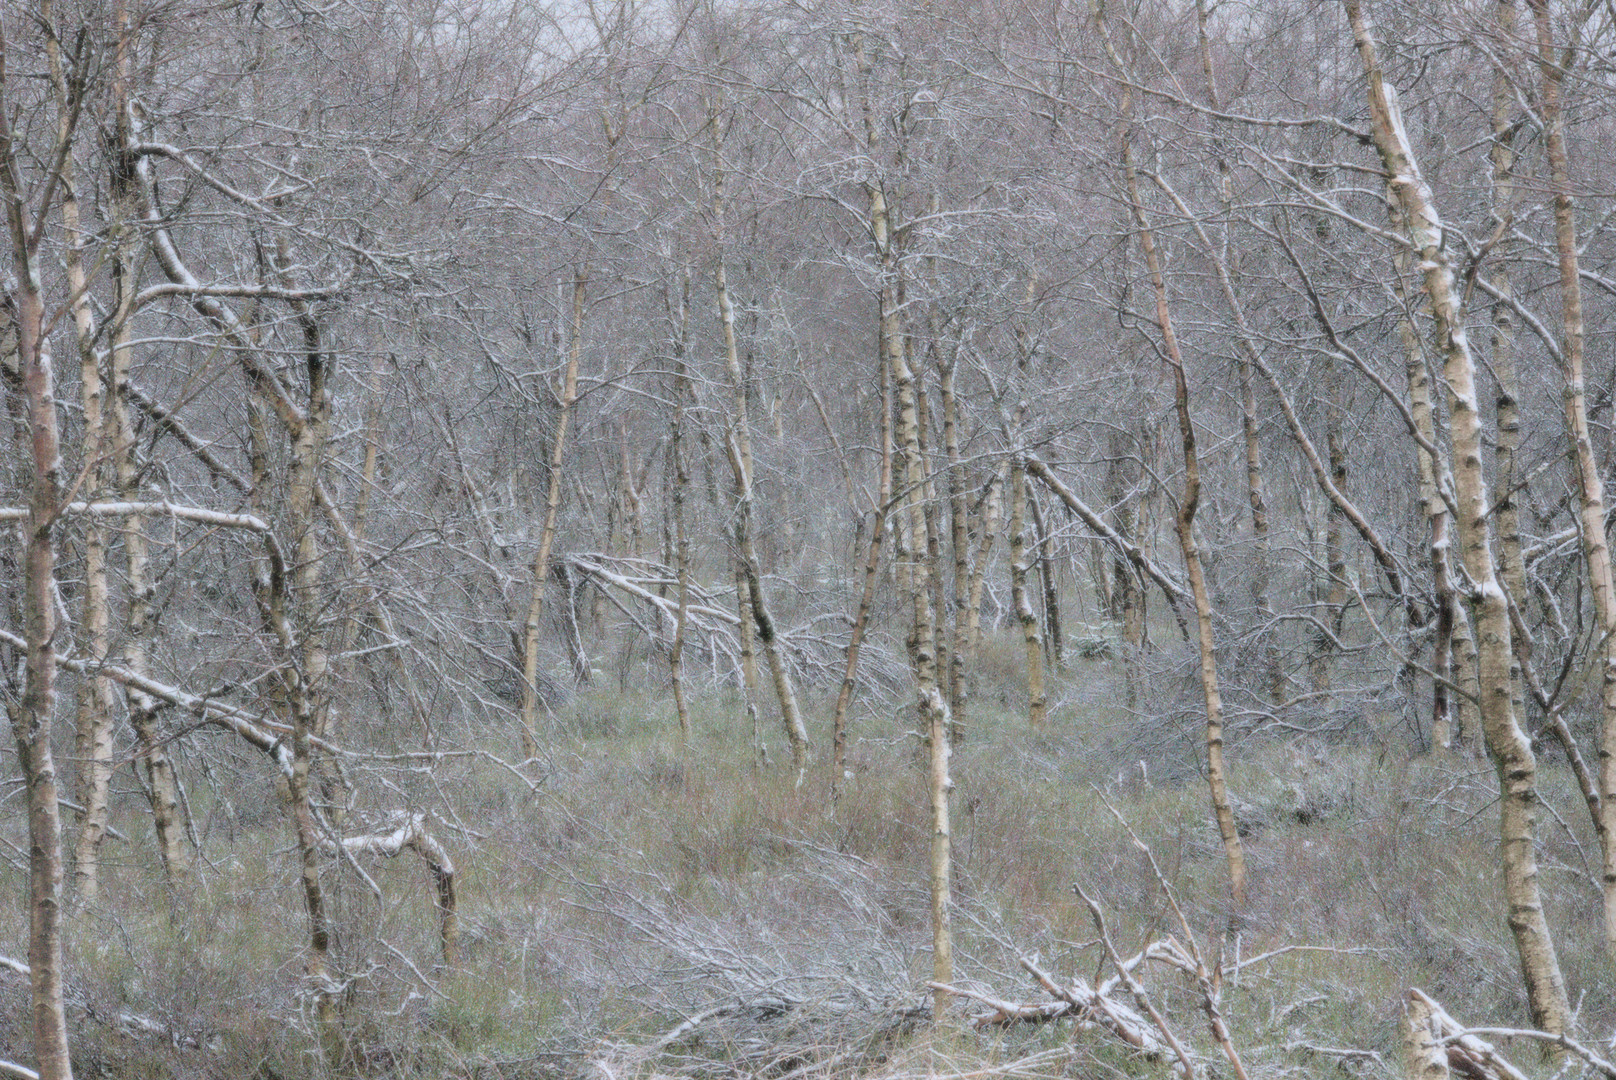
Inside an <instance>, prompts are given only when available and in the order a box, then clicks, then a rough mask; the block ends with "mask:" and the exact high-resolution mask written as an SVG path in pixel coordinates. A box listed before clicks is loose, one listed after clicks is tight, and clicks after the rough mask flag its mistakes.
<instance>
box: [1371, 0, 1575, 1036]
mask: <svg viewBox="0 0 1616 1080" xmlns="http://www.w3.org/2000/svg"><path fill="white" fill-rule="evenodd" d="M1342 2H1343V7H1344V8H1345V11H1346V15H1347V18H1348V21H1349V22H1350V23H1351V26H1352V34H1353V39H1354V41H1355V43H1356V44H1357V47H1358V54H1359V56H1360V58H1361V60H1362V62H1363V68H1364V74H1365V76H1366V78H1367V80H1368V99H1369V112H1370V118H1371V121H1372V123H1373V125H1374V137H1375V147H1376V149H1377V150H1378V151H1379V153H1380V158H1381V162H1382V164H1383V165H1384V167H1385V169H1386V171H1387V172H1388V173H1389V174H1390V175H1391V177H1392V181H1391V183H1392V191H1393V193H1394V195H1395V196H1396V199H1397V202H1398V205H1399V208H1400V209H1401V211H1402V213H1403V215H1404V218H1405V222H1406V227H1407V229H1408V235H1409V241H1410V243H1411V244H1412V245H1413V248H1414V250H1415V251H1416V252H1417V254H1418V257H1419V265H1420V269H1421V272H1422V274H1423V276H1424V279H1425V291H1426V295H1427V297H1428V298H1429V300H1430V303H1431V310H1432V312H1433V314H1434V316H1435V319H1436V332H1437V341H1438V343H1439V347H1440V349H1441V353H1442V357H1443V379H1444V381H1445V382H1446V383H1447V385H1448V390H1449V393H1450V394H1451V398H1452V414H1451V419H1450V423H1449V432H1450V435H1451V438H1452V441H1453V458H1452V469H1453V490H1454V501H1455V504H1456V506H1457V510H1458V514H1457V518H1458V521H1457V524H1458V532H1459V536H1458V539H1459V543H1460V547H1461V550H1462V552H1463V557H1464V558H1463V561H1464V567H1465V571H1466V573H1468V574H1469V576H1470V580H1471V581H1472V582H1474V583H1475V586H1476V590H1477V595H1476V598H1475V611H1476V629H1477V638H1478V640H1477V645H1478V653H1479V663H1478V674H1479V681H1480V685H1481V719H1482V725H1483V729H1484V731H1485V733H1486V737H1487V748H1488V751H1489V753H1490V754H1491V755H1492V758H1493V763H1494V766H1495V767H1496V769H1497V772H1498V780H1499V794H1500V796H1501V798H1500V800H1499V819H1500V820H1499V833H1500V837H1501V839H1502V861H1503V870H1504V890H1505V895H1506V897H1507V900H1508V905H1509V925H1510V929H1511V931H1512V932H1513V933H1514V935H1515V944H1516V949H1517V951H1518V952H1519V954H1520V960H1521V971H1522V975H1523V976H1524V979H1525V983H1526V993H1527V1001H1528V1003H1529V1004H1530V1006H1531V1012H1532V1021H1533V1023H1534V1024H1536V1025H1537V1026H1538V1027H1539V1028H1542V1029H1543V1030H1545V1031H1550V1032H1555V1033H1560V1032H1564V1031H1566V1030H1567V1028H1568V1025H1569V1023H1570V1015H1571V1009H1570V1003H1569V1001H1568V1000H1567V997H1566V991H1565V982H1564V979H1563V978H1562V976H1561V974H1560V964H1559V960H1558V957H1557V956H1556V953H1555V948H1554V940H1553V937H1552V936H1551V934H1550V933H1549V925H1548V920H1547V919H1546V918H1545V917H1544V913H1543V897H1542V893H1541V891H1540V889H1539V886H1538V875H1537V856H1536V852H1535V846H1536V835H1537V823H1536V804H1537V760H1536V758H1535V756H1534V755H1533V753H1532V748H1531V744H1530V743H1529V741H1528V740H1527V738H1526V735H1525V733H1524V732H1523V731H1522V730H1521V728H1520V724H1519V722H1518V720H1517V718H1516V716H1515V713H1514V708H1513V706H1514V700H1513V694H1512V690H1511V685H1510V682H1511V680H1510V675H1511V664H1512V659H1511V646H1510V624H1509V611H1508V608H1507V605H1506V601H1505V597H1504V592H1503V589H1502V588H1500V587H1499V583H1498V577H1497V573H1496V571H1495V569H1494V565H1493V557H1492V550H1491V547H1490V546H1489V543H1488V536H1487V509H1488V494H1489V492H1488V488H1487V484H1486V478H1485V475H1484V472H1483V467H1482V428H1481V417H1480V414H1479V411H1478V409H1477V398H1476V364H1475V360H1474V358H1473V357H1472V355H1471V352H1470V343H1469V340H1468V339H1467V337H1466V336H1465V325H1464V311H1463V306H1462V298H1461V296H1460V294H1459V292H1458V290H1457V288H1456V286H1455V282H1454V275H1453V268H1452V265H1451V263H1450V261H1449V259H1448V253H1447V250H1446V248H1445V246H1444V243H1443V230H1442V223H1441V220H1440V218H1439V216H1438V215H1437V212H1436V208H1435V207H1434V206H1433V205H1432V200H1431V193H1430V189H1429V188H1428V187H1427V186H1426V183H1425V180H1424V177H1423V176H1422V175H1421V173H1420V170H1419V166H1418V164H1417V163H1416V161H1415V160H1414V154H1413V150H1412V149H1411V148H1410V146H1409V145H1408V138H1407V135H1406V133H1405V129H1404V126H1403V118H1402V114H1401V110H1400V109H1399V107H1398V104H1397V95H1396V92H1395V90H1394V89H1393V88H1392V87H1391V86H1390V85H1389V84H1388V83H1387V82H1386V80H1385V76H1384V75H1383V73H1382V71H1381V67H1380V60H1379V58H1378V56H1377V55H1376V50H1375V42H1374V39H1373V38H1372V37H1371V36H1370V33H1369V28H1368V24H1367V23H1366V21H1365V20H1364V17H1363V12H1362V10H1361V7H1360V4H1359V0H1342Z"/></svg>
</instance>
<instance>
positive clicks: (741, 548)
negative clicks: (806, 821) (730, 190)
mask: <svg viewBox="0 0 1616 1080" xmlns="http://www.w3.org/2000/svg"><path fill="white" fill-rule="evenodd" d="M717 107H718V106H717V102H710V103H709V109H708V123H709V125H710V127H711V130H712V137H713V222H714V246H715V259H714V263H713V287H714V291H715V292H716V294H717V299H718V323H719V329H720V330H721V331H722V335H723V345H724V366H725V369H726V370H727V371H728V373H729V379H730V394H731V398H732V407H731V415H730V424H729V431H728V432H727V433H726V435H725V446H724V449H725V452H726V454H727V455H728V457H729V463H730V469H731V471H732V472H733V474H734V477H735V501H736V505H735V517H734V522H733V526H732V529H733V537H734V541H735V554H736V557H737V558H738V559H739V561H740V574H741V575H742V576H743V577H744V578H745V601H746V605H747V606H748V607H749V608H750V609H751V612H750V614H751V619H752V622H753V623H754V624H755V626H756V628H757V640H758V641H759V642H760V643H761V644H762V646H763V655H764V658H765V659H767V660H768V663H769V675H770V677H771V679H772V680H773V682H774V693H775V697H776V698H777V699H778V700H779V702H780V722H781V725H782V726H783V727H784V728H785V734H786V741H787V743H788V744H789V745H790V747H791V763H792V765H793V766H794V767H795V768H796V770H797V782H798V783H799V784H800V783H802V781H803V778H804V777H805V776H806V775H807V771H808V729H807V727H806V726H805V725H804V724H803V719H802V712H801V710H800V709H799V708H798V707H797V693H796V689H795V688H794V687H793V686H792V685H791V673H790V672H789V671H788V670H787V669H786V661H785V656H784V655H783V654H782V652H781V649H780V642H779V641H778V640H777V638H776V633H775V625H774V619H773V617H772V616H771V615H770V612H769V603H768V597H767V596H766V595H765V593H764V590H763V572H762V568H761V567H760V565H759V562H758V556H757V551H756V549H755V547H754V545H753V542H752V508H753V504H754V498H753V489H752V477H753V468H752V425H751V421H750V419H749V418H748V409H747V386H748V383H747V379H746V375H745V372H744V371H743V370H742V368H741V356H740V349H739V347H738V345H737V343H736V337H735V309H734V306H733V305H732V304H731V302H730V293H729V278H728V275H727V273H726V272H725V267H724V264H725V255H724V210H725V194H724V168H723V162H722V158H721V149H720V147H719V143H718V139H719V135H718V127H719V125H718V112H717ZM746 614H747V613H746V612H744V611H743V612H742V619H743V622H744V620H745V618H746ZM742 633H743V637H742V641H743V648H744V643H745V631H744V629H743V632H742Z"/></svg>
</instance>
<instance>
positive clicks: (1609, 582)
mask: <svg viewBox="0 0 1616 1080" xmlns="http://www.w3.org/2000/svg"><path fill="white" fill-rule="evenodd" d="M1527 3H1528V5H1529V6H1530V8H1531V10H1532V20H1533V22H1534V24H1535V25H1536V29H1537V61H1538V70H1539V72H1540V73H1541V75H1542V78H1543V91H1542V94H1541V96H1540V99H1539V103H1538V111H1539V113H1540V115H1541V116H1542V118H1543V124H1544V128H1545V130H1544V143H1545V148H1546V149H1547V150H1548V157H1549V183H1550V185H1551V188H1552V190H1553V192H1554V239H1555V248H1556V250H1557V252H1558V255H1559V264H1560V307H1561V318H1562V322H1563V326H1564V340H1563V342H1562V347H1561V350H1560V351H1561V357H1560V359H1561V363H1562V366H1563V368H1564V379H1565V383H1564V386H1563V387H1562V390H1561V397H1562V399H1563V401H1564V404H1565V421H1566V431H1567V433H1568V434H1569V435H1570V436H1571V445H1572V458H1571V480H1572V485H1573V490H1574V491H1575V492H1576V493H1577V494H1578V496H1579V500H1578V501H1579V507H1578V509H1579V511H1580V515H1581V521H1580V524H1581V526H1582V552H1583V560H1584V562H1585V563H1586V564H1587V570H1588V587H1589V591H1590V592H1591V593H1592V594H1593V601H1594V613H1595V615H1596V616H1597V617H1598V619H1599V627H1600V631H1601V641H1600V651H1601V654H1602V658H1603V661H1604V669H1603V682H1602V686H1601V695H1600V703H1601V705H1602V711H1601V716H1600V720H1601V723H1600V743H1599V795H1600V815H1601V817H1602V818H1603V828H1602V829H1601V830H1600V841H1601V843H1600V855H1601V858H1600V884H1601V886H1602V887H1603V891H1604V901H1605V906H1604V931H1605V948H1606V950H1607V951H1610V952H1616V579H1613V577H1612V573H1611V560H1610V545H1609V544H1608V543H1607V542H1606V539H1605V487H1604V482H1603V481H1602V480H1601V478H1600V475H1599V460H1598V456H1597V455H1596V453H1595V452H1594V444H1593V433H1592V431H1591V430H1590V428H1589V426H1588V396H1587V390H1586V388H1585V385H1584V381H1583V367H1584V361H1583V353H1584V345H1583V338H1584V330H1583V317H1582V280H1581V277H1580V275H1579V272H1578V262H1579V259H1578V254H1577V218H1576V207H1575V205H1574V203H1573V201H1572V197H1571V166H1570V162H1569V160H1568V157H1567V154H1566V142H1565V110H1564V105H1563V100H1562V98H1563V91H1564V82H1565V68H1566V67H1567V66H1569V64H1570V63H1571V61H1572V59H1573V54H1572V52H1571V50H1570V49H1567V50H1565V52H1564V53H1563V54H1562V55H1561V56H1560V57H1558V58H1557V57H1556V56H1555V50H1554V32H1553V28H1552V27H1551V25H1550V21H1549V5H1548V0H1527Z"/></svg>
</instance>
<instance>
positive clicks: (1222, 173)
mask: <svg viewBox="0 0 1616 1080" xmlns="http://www.w3.org/2000/svg"><path fill="white" fill-rule="evenodd" d="M1195 23H1196V31H1197V37H1198V40H1199V44H1200V49H1201V71H1202V74H1203V76H1204V77H1205V79H1206V96H1207V102H1208V104H1210V105H1211V106H1212V108H1214V109H1222V108H1223V102H1222V100H1221V99H1220V96H1219V94H1218V81H1217V75H1216V71H1215V69H1214V67H1213V64H1212V42H1211V39H1210V37H1209V36H1208V34H1207V29H1206V24H1207V10H1206V0H1195ZM1217 165H1218V203H1219V204H1220V206H1221V207H1222V208H1223V213H1224V217H1225V218H1226V219H1228V218H1231V217H1232V216H1233V215H1232V211H1233V207H1234V178H1233V175H1232V170H1231V169H1230V167H1229V156H1228V153H1227V151H1226V149H1225V148H1224V147H1222V146H1221V145H1220V146H1219V147H1218V152H1217ZM1219 239H1220V244H1219V250H1220V252H1221V258H1222V260H1223V262H1224V264H1225V265H1226V266H1227V267H1228V274H1229V277H1230V278H1234V277H1236V276H1238V275H1239V273H1240V251H1239V248H1238V247H1236V246H1235V245H1232V244H1230V243H1229V230H1228V228H1227V227H1225V228H1224V229H1223V233H1222V236H1221V237H1220V238H1219ZM1235 363H1236V365H1237V370H1238V376H1239V384H1240V435H1241V438H1242V439H1243V440H1244V443H1245V467H1246V468H1245V476H1246V500H1247V502H1248V503H1249V504H1250V506H1251V538H1252V550H1251V559H1252V567H1251V606H1252V608H1253V610H1254V611H1255V612H1256V613H1257V615H1258V617H1260V618H1261V617H1267V616H1269V615H1270V614H1271V612H1270V607H1269V601H1268V582H1269V578H1270V576H1271V575H1272V569H1271V567H1270V563H1271V560H1272V555H1271V554H1270V552H1269V540H1268V502H1267V498H1266V497H1265V495H1264V492H1263V466H1262V441H1261V438H1260V435H1261V430H1260V425H1259V423H1258V420H1257V395H1256V387H1255V378H1254V376H1253V370H1252V364H1251V361H1250V359H1249V357H1247V356H1246V355H1245V353H1244V352H1241V353H1239V354H1237V355H1236V359H1235ZM1262 656H1263V668H1264V671H1265V673H1266V676H1267V682H1268V696H1269V699H1270V700H1271V701H1273V702H1274V703H1276V704H1278V703H1279V702H1282V701H1284V700H1285V697H1286V692H1285V685H1286V678H1285V668H1284V661H1283V658H1282V657H1281V655H1280V651H1279V645H1278V643H1277V642H1276V641H1275V639H1274V635H1273V634H1272V633H1267V634H1264V636H1263V648H1262Z"/></svg>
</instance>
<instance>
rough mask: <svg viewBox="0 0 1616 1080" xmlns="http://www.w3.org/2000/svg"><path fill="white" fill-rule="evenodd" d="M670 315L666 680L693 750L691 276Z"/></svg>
mask: <svg viewBox="0 0 1616 1080" xmlns="http://www.w3.org/2000/svg"><path fill="white" fill-rule="evenodd" d="M667 304H668V316H669V319H670V320H671V322H672V324H673V368H674V375H673V416H672V417H671V418H670V420H669V422H668V472H669V475H670V478H671V479H672V481H673V491H672V493H671V496H672V503H673V506H672V514H673V564H674V574H675V576H676V577H677V578H678V582H679V584H678V589H679V602H678V608H677V614H676V615H675V617H674V622H673V645H672V646H671V647H670V648H669V649H668V676H669V679H670V681H671V682H672V683H673V708H674V712H675V713H677V714H678V718H679V741H680V745H681V746H682V747H683V749H684V752H685V753H686V755H688V754H689V752H690V704H689V702H687V701H686V700H685V627H686V624H687V623H688V622H689V618H690V532H689V528H688V526H687V525H686V523H685V517H686V512H685V502H686V499H687V496H688V493H689V491H690V471H689V470H688V469H686V468H685V453H684V433H685V402H686V401H687V400H689V397H690V374H689V371H688V370H687V369H686V366H685V363H686V361H685V350H686V346H687V342H688V339H689V336H690V273H689V268H688V267H685V268H684V269H683V272H682V273H681V274H680V277H679V293H678V300H677V301H675V300H674V297H673V291H672V290H671V289H670V290H669V292H668V297H667Z"/></svg>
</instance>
